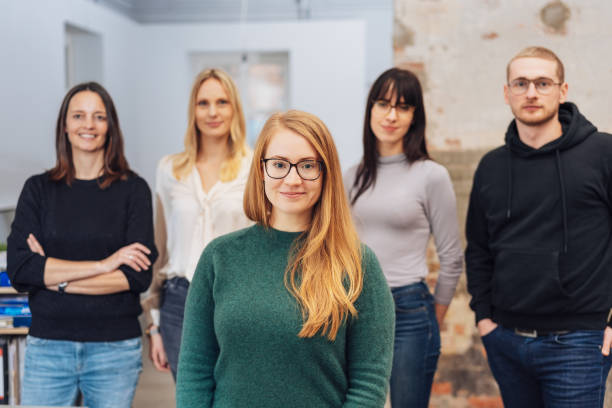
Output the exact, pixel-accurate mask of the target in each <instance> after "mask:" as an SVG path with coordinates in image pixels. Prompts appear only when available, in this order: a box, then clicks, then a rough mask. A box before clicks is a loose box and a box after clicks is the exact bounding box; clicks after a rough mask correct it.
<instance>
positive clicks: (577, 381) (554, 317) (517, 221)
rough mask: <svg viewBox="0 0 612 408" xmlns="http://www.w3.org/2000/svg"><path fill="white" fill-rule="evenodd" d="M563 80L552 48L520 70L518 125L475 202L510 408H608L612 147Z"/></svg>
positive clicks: (483, 324)
mask: <svg viewBox="0 0 612 408" xmlns="http://www.w3.org/2000/svg"><path fill="white" fill-rule="evenodd" d="M563 76H564V73H563V64H562V63H561V61H560V60H559V59H558V57H557V56H556V55H555V54H554V53H553V52H552V51H550V50H548V49H545V48H541V47H530V48H526V49H524V50H523V51H521V52H520V53H519V54H518V55H516V56H515V57H514V58H513V59H512V60H511V61H510V63H509V64H508V67H507V84H506V85H505V86H504V95H505V100H506V103H507V104H508V105H509V106H510V109H511V110H512V113H513V115H514V120H513V121H512V122H511V123H510V126H508V131H507V132H506V143H505V146H502V147H499V148H497V149H495V150H492V151H491V152H489V153H487V154H486V155H485V156H484V157H483V158H482V160H481V162H480V164H479V165H478V169H477V170H476V173H475V175H474V185H473V188H472V193H471V195H470V205H469V210H468V217H467V225H466V234H467V241H468V246H467V250H466V255H465V257H466V264H467V277H468V290H469V292H470V294H471V295H472V301H471V303H470V306H471V307H472V309H473V310H474V312H475V313H476V322H477V325H478V331H479V333H480V335H481V336H482V341H483V344H484V346H485V348H486V351H487V356H488V359H489V365H490V367H491V371H492V372H493V375H494V376H495V379H496V380H497V383H498V384H499V387H500V390H501V394H502V399H503V401H504V404H505V406H506V407H507V408H513V407H520V408H530V407H555V408H558V407H570V406H571V407H581V408H590V407H602V405H603V398H604V393H605V383H606V378H607V376H608V372H609V370H610V364H611V361H612V360H611V357H610V343H611V341H612V328H610V327H608V326H609V325H610V323H609V322H608V314H609V312H610V308H611V307H612V136H611V135H609V134H605V133H601V132H598V131H597V128H595V126H593V125H592V124H591V123H590V122H589V121H588V120H587V119H586V118H585V117H584V116H582V114H580V112H579V111H578V108H577V107H576V105H574V104H572V103H570V102H566V97H567V92H568V85H567V83H565V82H564V78H563Z"/></svg>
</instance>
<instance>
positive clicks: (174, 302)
mask: <svg viewBox="0 0 612 408" xmlns="http://www.w3.org/2000/svg"><path fill="white" fill-rule="evenodd" d="M163 290H164V291H163V299H162V303H161V307H160V311H159V315H160V318H159V331H160V334H161V336H162V340H163V341H164V350H165V352H166V357H167V358H168V363H169V364H170V370H172V377H174V381H175V382H176V369H177V366H178V356H179V350H180V348H181V335H182V333H183V316H184V314H185V300H186V299H187V291H188V290H189V281H188V280H187V279H185V278H172V279H168V280H167V281H165V282H164V288H163Z"/></svg>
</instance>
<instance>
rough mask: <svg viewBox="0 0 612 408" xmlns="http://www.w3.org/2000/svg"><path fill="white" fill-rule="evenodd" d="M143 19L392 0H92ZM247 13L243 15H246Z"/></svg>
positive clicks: (341, 13)
mask: <svg viewBox="0 0 612 408" xmlns="http://www.w3.org/2000/svg"><path fill="white" fill-rule="evenodd" d="M91 1H93V2H94V3H98V4H101V5H103V6H106V7H109V8H112V9H113V10H115V11H118V12H119V13H121V14H124V15H126V16H128V17H129V18H131V19H133V20H135V21H137V22H140V23H189V22H211V23H212V22H232V21H233V22H235V21H241V20H243V19H244V20H246V21H276V20H294V19H324V18H351V17H358V16H363V15H364V14H367V13H368V12H371V11H386V10H391V9H392V7H393V0H91ZM243 17H244V18H243Z"/></svg>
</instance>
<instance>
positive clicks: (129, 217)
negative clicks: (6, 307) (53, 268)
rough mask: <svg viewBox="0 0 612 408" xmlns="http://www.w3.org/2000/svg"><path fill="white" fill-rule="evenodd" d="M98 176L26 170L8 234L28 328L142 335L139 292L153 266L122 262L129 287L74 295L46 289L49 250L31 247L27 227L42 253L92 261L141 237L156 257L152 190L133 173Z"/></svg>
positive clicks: (82, 335)
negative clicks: (60, 178)
mask: <svg viewBox="0 0 612 408" xmlns="http://www.w3.org/2000/svg"><path fill="white" fill-rule="evenodd" d="M98 183H99V180H75V181H74V182H73V183H72V186H68V185H67V184H66V183H65V182H54V181H51V180H50V179H49V177H48V174H47V173H44V174H40V175H36V176H33V177H30V178H29V179H28V180H27V181H26V183H25V185H24V187H23V190H22V192H21V196H20V197H19V202H18V204H17V210H16V213H15V220H14V222H13V224H12V226H11V234H10V236H9V238H8V274H9V277H10V279H11V283H12V285H13V286H14V287H15V288H16V289H18V290H21V291H28V292H29V298H30V308H31V310H32V326H31V328H30V335H32V336H35V337H41V338H46V339H56V340H72V341H118V340H124V339H129V338H133V337H138V336H140V335H141V332H140V325H139V323H138V315H139V314H140V313H141V308H140V302H139V297H140V293H141V292H143V291H145V290H146V289H147V288H148V286H149V284H150V282H151V276H152V274H151V269H150V268H149V270H147V271H141V272H137V271H135V270H133V269H132V268H130V267H127V266H125V265H122V266H121V267H120V269H121V271H122V272H123V273H124V274H125V276H126V278H127V280H128V282H129V285H130V289H129V291H124V292H120V293H114V294H110V295H76V294H68V293H64V294H61V293H58V292H55V291H51V290H47V289H46V288H45V284H44V279H43V277H44V268H45V262H46V257H43V256H40V255H38V254H35V253H33V252H31V251H30V249H29V248H28V244H27V242H26V239H27V237H28V234H30V233H32V234H34V236H35V237H36V238H37V239H38V241H39V242H40V244H41V245H42V247H43V249H44V251H45V255H46V256H47V257H53V258H59V259H65V260H71V261H96V260H101V259H104V258H106V257H108V256H109V255H111V254H113V253H114V252H115V251H117V250H118V249H119V248H121V247H123V246H125V245H128V244H131V243H134V242H140V243H141V244H143V245H145V246H146V247H147V248H149V249H150V250H151V255H149V259H150V260H151V262H154V261H155V259H156V257H157V250H156V249H155V245H154V241H153V216H152V206H151V191H150V190H149V187H148V186H147V183H146V182H145V181H144V180H143V179H142V178H140V177H138V176H136V175H135V174H131V175H130V176H129V177H128V178H127V180H120V181H115V182H113V183H112V184H111V185H110V186H109V187H107V188H106V189H101V188H100V187H99V185H98Z"/></svg>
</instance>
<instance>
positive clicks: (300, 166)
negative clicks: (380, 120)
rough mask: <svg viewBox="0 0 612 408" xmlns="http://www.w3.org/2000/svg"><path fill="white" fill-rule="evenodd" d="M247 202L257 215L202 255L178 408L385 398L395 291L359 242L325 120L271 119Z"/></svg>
mask: <svg viewBox="0 0 612 408" xmlns="http://www.w3.org/2000/svg"><path fill="white" fill-rule="evenodd" d="M244 208H245V212H246V214H247V216H248V217H249V218H250V219H251V220H253V221H255V223H256V224H255V225H254V226H252V227H250V228H247V229H243V230H241V231H237V232H234V233H232V234H228V235H225V236H223V237H220V238H218V239H216V240H214V241H213V242H212V243H211V244H210V245H209V246H208V247H207V248H206V250H205V251H204V252H203V254H202V257H201V258H200V262H199V263H198V267H197V269H196V273H195V276H194V279H193V282H192V286H191V288H190V290H189V296H188V298H187V305H186V309H185V326H184V332H183V342H182V345H181V355H180V362H179V372H178V382H177V403H178V406H179V407H192V406H200V407H211V406H213V404H214V406H216V407H245V406H256V407H267V408H274V407H283V408H284V407H357V406H359V407H377V408H380V407H382V406H383V404H384V401H385V395H386V390H387V382H388V379H389V375H390V372H391V354H392V348H393V325H394V323H393V322H394V310H393V300H392V298H391V294H390V291H389V289H388V287H387V284H386V282H385V279H384V276H383V274H382V272H381V270H380V267H379V265H378V262H377V260H376V258H375V256H374V255H373V253H372V252H371V251H370V250H369V249H368V248H367V247H365V246H362V245H360V243H359V240H358V238H357V233H356V231H355V228H354V227H353V223H352V221H351V214H350V209H349V206H348V202H347V200H346V197H345V194H344V189H343V183H342V176H341V173H340V164H339V161H338V155H337V152H336V148H335V146H334V143H333V140H332V138H331V135H330V134H329V131H328V130H327V128H326V127H325V125H324V124H323V123H322V122H321V120H320V119H318V118H317V117H315V116H313V115H311V114H308V113H304V112H299V111H289V112H287V113H277V114H275V115H273V116H272V117H271V118H270V119H268V121H267V122H266V124H265V126H264V128H263V130H262V132H261V135H260V136H259V139H258V141H257V144H256V147H255V153H254V158H253V164H252V165H251V171H250V174H249V179H248V182H247V188H246V192H245V198H244Z"/></svg>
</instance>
